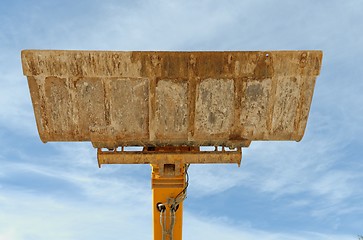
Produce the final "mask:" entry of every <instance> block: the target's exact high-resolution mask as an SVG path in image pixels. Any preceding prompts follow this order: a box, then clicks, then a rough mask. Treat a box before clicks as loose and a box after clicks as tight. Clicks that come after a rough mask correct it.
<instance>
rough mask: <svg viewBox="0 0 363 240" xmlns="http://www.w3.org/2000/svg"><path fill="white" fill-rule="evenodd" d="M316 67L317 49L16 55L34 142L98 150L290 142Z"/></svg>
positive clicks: (301, 121)
mask: <svg viewBox="0 0 363 240" xmlns="http://www.w3.org/2000/svg"><path fill="white" fill-rule="evenodd" d="M321 61H322V52H321V51H266V52H115V51H112V52H111V51H52V50H49V51H47V50H24V51H22V64H23V71H24V75H26V76H27V78H28V83H29V87H30V93H31V98H32V102H33V107H34V112H35V117H36V122H37V126H38V131H39V135H40V138H41V140H42V141H43V142H48V141H91V142H92V143H93V145H94V146H95V147H99V148H103V147H105V148H114V147H117V146H130V145H141V146H182V145H185V146H202V145H212V146H215V145H224V146H231V147H240V146H248V145H249V143H250V142H251V141H253V140H295V141H299V140H301V138H302V137H303V135H304V130H305V127H306V122H307V118H308V113H309V109H310V104H311V99H312V95H313V90H314V85H315V80H316V77H317V75H319V72H320V67H321Z"/></svg>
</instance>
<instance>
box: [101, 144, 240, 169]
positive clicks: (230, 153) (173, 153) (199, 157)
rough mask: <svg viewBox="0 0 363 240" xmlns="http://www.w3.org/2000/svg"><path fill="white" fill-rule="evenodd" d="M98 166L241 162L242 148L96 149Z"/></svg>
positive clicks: (178, 165)
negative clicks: (208, 149)
mask: <svg viewBox="0 0 363 240" xmlns="http://www.w3.org/2000/svg"><path fill="white" fill-rule="evenodd" d="M97 159H98V166H99V167H101V165H102V164H158V165H161V167H162V166H163V165H165V164H176V166H177V167H179V168H180V166H183V165H184V164H191V163H192V164H209V163H212V164H213V163H237V164H238V166H239V165H240V164H241V159H242V150H241V148H236V149H234V150H230V149H226V148H225V147H221V148H220V149H219V148H217V147H215V148H214V149H213V150H211V151H205V150H201V149H200V147H189V146H178V147H174V146H168V147H144V148H143V150H142V151H125V149H124V147H121V148H120V149H111V150H104V149H101V148H99V149H98V151H97Z"/></svg>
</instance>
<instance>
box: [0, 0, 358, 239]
mask: <svg viewBox="0 0 363 240" xmlns="http://www.w3.org/2000/svg"><path fill="white" fill-rule="evenodd" d="M101 2H102V3H101ZM362 10H363V2H362V1H360V0H355V1H354V0H350V1H338V0H336V1H334V0H330V1H316V0H306V1H288V0H283V1H281V0H280V1H277V0H276V1H272V0H266V1H255V0H250V1H207V0H202V1H192V0H188V1H187V0H185V1H167V0H164V1H162V0H159V1H151V0H149V1H148V0H136V1H66V0H64V1H14V0H13V1H10V0H9V1H6V0H2V1H1V2H0V146H1V148H2V149H1V151H0V240H33V239H34V240H43V239H44V240H45V239H47V240H48V239H55V240H58V239H66V240H68V239H69V240H78V239H88V240H92V239H151V231H152V230H151V190H150V167H149V166H148V165H145V166H144V165H134V166H131V165H124V166H104V167H102V168H101V169H98V167H97V163H96V151H95V149H93V148H92V146H91V144H90V143H47V144H43V143H41V141H40V139H39V137H38V133H37V129H36V125H35V119H34V115H33V110H32V105H31V100H30V95H29V90H28V86H27V81H26V78H25V77H24V76H23V75H22V69H21V62H20V51H21V50H22V49H79V50H92V49H94V50H283V49H285V50H290V49H291V50H298V49H317V50H323V51H324V58H323V67H322V71H321V75H320V77H319V78H318V80H317V84H316V88H315V93H314V98H313V103H312V107H311V112H310V117H309V121H308V126H307V129H306V133H305V137H304V138H303V140H302V141H301V142H300V143H295V142H253V143H252V144H251V146H250V147H249V148H248V149H244V153H243V154H244V155H243V164H242V166H241V167H240V168H238V167H237V166H235V165H233V166H223V165H218V166H216V165H202V166H194V165H193V166H191V168H190V178H191V180H190V188H189V192H188V199H187V200H186V202H185V211H184V215H185V218H184V239H211V240H213V239H218V240H219V239H267V240H270V239H274V240H275V239H276V240H277V239H279V240H281V239H282V240H285V239H286V240H290V239H293V240H295V239H296V240H302V239H333V240H334V239H339V240H346V239H357V235H358V234H363V217H362V216H363V187H362V185H363V161H362V157H361V156H362V155H363V144H362V143H363V142H362V137H361V136H362V135H363V127H362V126H361V125H362V123H363V96H362V93H363V81H362V75H363V68H362V63H363V61H362V57H363V47H362V43H363V31H362V29H363V20H362Z"/></svg>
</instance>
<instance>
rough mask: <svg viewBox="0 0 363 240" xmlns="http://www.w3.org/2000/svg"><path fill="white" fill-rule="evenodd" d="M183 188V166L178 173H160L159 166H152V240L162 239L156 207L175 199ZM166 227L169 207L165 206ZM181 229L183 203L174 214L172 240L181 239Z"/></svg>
mask: <svg viewBox="0 0 363 240" xmlns="http://www.w3.org/2000/svg"><path fill="white" fill-rule="evenodd" d="M184 188H185V166H183V167H182V168H181V169H180V171H179V172H174V174H173V173H172V172H169V173H168V172H165V171H164V173H163V172H161V169H160V168H159V165H155V164H153V165H152V214H153V220H152V221H153V239H154V240H161V239H162V229H161V225H160V212H159V211H158V209H157V207H156V205H157V204H158V203H167V202H168V200H169V199H171V198H175V197H176V196H177V195H178V194H179V193H180V192H182V191H183V190H184ZM166 223H167V224H166V227H167V229H169V228H170V206H168V204H166ZM182 228H183V202H181V203H180V204H179V208H178V210H177V211H176V214H175V225H174V230H173V233H172V234H173V240H181V239H182ZM165 240H169V238H165Z"/></svg>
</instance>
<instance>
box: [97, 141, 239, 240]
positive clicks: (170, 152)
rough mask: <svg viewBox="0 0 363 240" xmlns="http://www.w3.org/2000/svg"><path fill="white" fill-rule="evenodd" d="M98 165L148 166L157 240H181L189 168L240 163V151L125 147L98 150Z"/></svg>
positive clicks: (154, 232)
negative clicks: (136, 148) (202, 164)
mask: <svg viewBox="0 0 363 240" xmlns="http://www.w3.org/2000/svg"><path fill="white" fill-rule="evenodd" d="M97 158H98V164H99V166H101V165H102V164H125V163H127V164H135V163H146V164H150V165H151V167H152V174H151V187H152V214H153V239H154V240H181V239H182V227H183V201H184V199H185V198H186V190H187V187H188V184H189V176H188V168H189V165H190V164H191V163H235V164H238V165H239V164H240V162H241V158H242V152H241V149H235V150H234V151H231V150H230V149H228V151H226V149H225V148H220V149H218V148H217V147H215V148H214V150H212V151H201V150H200V148H199V147H189V146H168V147H144V149H143V151H140V152H137V151H125V150H124V148H121V149H119V150H118V149H113V150H106V151H104V150H101V149H99V150H98V154H97Z"/></svg>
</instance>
